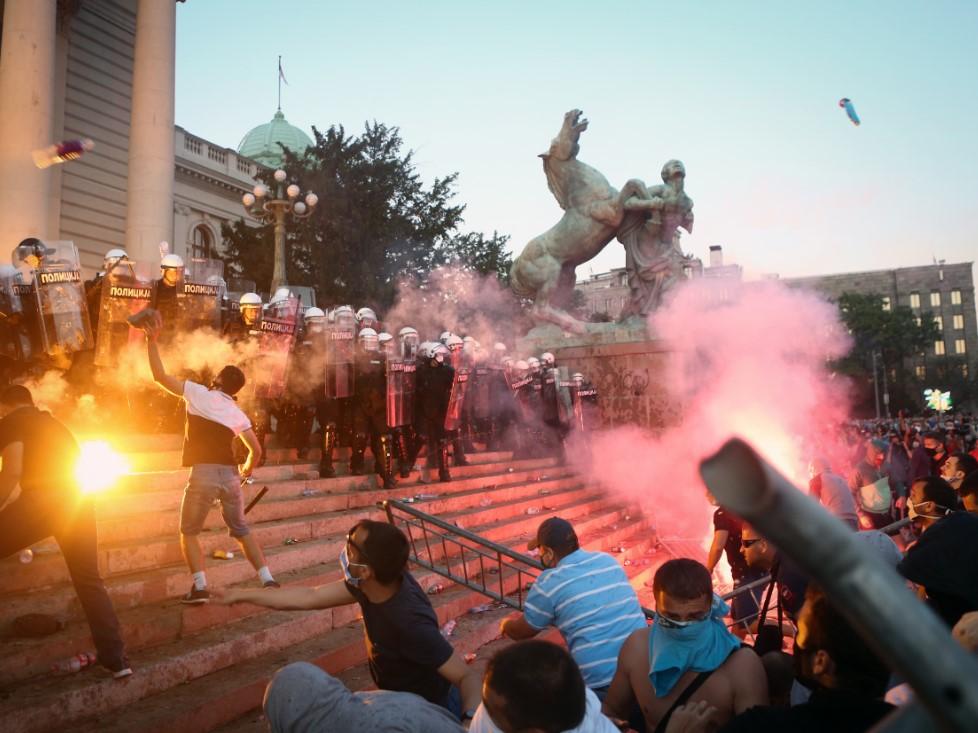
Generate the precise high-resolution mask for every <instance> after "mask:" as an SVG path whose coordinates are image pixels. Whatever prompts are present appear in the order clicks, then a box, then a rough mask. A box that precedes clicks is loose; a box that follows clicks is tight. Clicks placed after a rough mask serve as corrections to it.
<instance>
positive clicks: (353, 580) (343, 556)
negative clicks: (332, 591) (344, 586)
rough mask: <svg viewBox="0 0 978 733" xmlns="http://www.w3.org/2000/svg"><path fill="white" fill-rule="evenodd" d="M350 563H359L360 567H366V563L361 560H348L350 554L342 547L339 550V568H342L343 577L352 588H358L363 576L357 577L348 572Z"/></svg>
mask: <svg viewBox="0 0 978 733" xmlns="http://www.w3.org/2000/svg"><path fill="white" fill-rule="evenodd" d="M351 565H359V566H360V567H364V568H365V567H367V565H365V564H363V563H361V562H352V563H351V562H350V556H349V554H348V553H347V551H346V548H345V547H344V548H343V549H342V550H340V568H341V569H342V570H343V578H344V579H345V580H346V582H347V583H349V584H350V585H352V586H353V587H354V588H359V587H360V584H361V583H363V578H358V577H356V576H355V575H353V574H352V573H351V572H350V566H351Z"/></svg>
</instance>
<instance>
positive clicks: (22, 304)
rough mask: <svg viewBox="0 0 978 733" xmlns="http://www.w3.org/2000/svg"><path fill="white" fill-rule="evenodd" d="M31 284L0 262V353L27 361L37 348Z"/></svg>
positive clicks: (13, 359) (38, 338) (14, 270)
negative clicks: (26, 283) (25, 282)
mask: <svg viewBox="0 0 978 733" xmlns="http://www.w3.org/2000/svg"><path fill="white" fill-rule="evenodd" d="M36 313H37V311H36V306H35V300H34V286H33V285H25V284H24V280H23V277H22V275H21V273H20V272H18V271H17V270H16V269H15V268H14V267H11V266H10V265H0V356H2V357H3V358H5V359H9V360H10V361H15V362H20V363H25V364H26V363H27V362H29V361H30V360H31V357H32V356H33V355H34V353H35V351H38V350H39V348H40V347H39V342H40V337H39V335H38V333H37V318H36Z"/></svg>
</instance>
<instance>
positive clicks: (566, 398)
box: [540, 367, 572, 425]
mask: <svg viewBox="0 0 978 733" xmlns="http://www.w3.org/2000/svg"><path fill="white" fill-rule="evenodd" d="M542 383H543V387H542V390H541V392H540V397H541V400H542V402H543V404H542V411H543V412H542V414H543V419H544V421H545V422H548V423H551V424H556V423H560V424H563V425H566V424H568V423H569V422H570V412H571V409H572V408H571V397H570V391H569V384H568V382H567V368H566V367H560V368H557V367H554V368H553V369H545V370H544V371H543V380H542Z"/></svg>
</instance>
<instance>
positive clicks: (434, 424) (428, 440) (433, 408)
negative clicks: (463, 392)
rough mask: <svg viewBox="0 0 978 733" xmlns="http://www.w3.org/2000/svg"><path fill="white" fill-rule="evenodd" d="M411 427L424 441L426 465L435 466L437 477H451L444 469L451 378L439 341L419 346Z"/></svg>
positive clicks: (446, 455) (444, 478)
mask: <svg viewBox="0 0 978 733" xmlns="http://www.w3.org/2000/svg"><path fill="white" fill-rule="evenodd" d="M418 353H419V364H418V378H417V387H416V389H417V397H416V400H415V409H414V413H415V427H416V429H417V432H418V436H419V437H420V438H422V439H423V440H424V442H425V444H426V445H427V452H428V456H427V465H428V467H429V468H432V467H434V466H435V465H437V466H438V479H439V481H451V480H452V476H451V474H450V473H449V471H448V440H447V439H446V436H445V414H446V413H447V412H448V401H449V396H450V394H451V391H452V383H453V382H454V381H455V370H454V369H453V368H452V365H451V363H450V361H451V360H450V358H449V353H448V349H447V348H446V347H445V346H444V345H443V344H435V343H430V342H428V343H424V344H422V345H421V346H420V347H419V350H418Z"/></svg>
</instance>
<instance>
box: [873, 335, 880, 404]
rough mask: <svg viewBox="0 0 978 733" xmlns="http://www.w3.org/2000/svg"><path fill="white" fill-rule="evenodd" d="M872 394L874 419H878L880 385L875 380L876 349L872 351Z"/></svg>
mask: <svg viewBox="0 0 978 733" xmlns="http://www.w3.org/2000/svg"><path fill="white" fill-rule="evenodd" d="M873 394H874V395H875V396H876V419H877V420H879V419H880V386H879V382H877V381H876V351H875V350H874V351H873Z"/></svg>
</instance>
